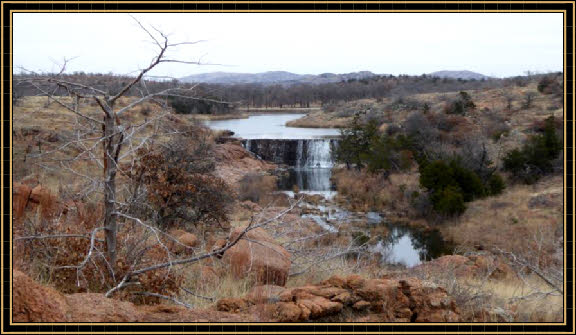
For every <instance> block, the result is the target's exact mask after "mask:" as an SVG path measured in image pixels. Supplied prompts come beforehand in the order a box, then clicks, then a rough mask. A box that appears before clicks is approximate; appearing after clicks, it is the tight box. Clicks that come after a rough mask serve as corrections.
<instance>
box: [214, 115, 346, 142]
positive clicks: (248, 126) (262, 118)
mask: <svg viewBox="0 0 576 335" xmlns="http://www.w3.org/2000/svg"><path fill="white" fill-rule="evenodd" d="M305 115H306V114H258V115H250V117H248V118H247V119H233V120H215V121H206V122H205V123H204V124H205V125H207V126H208V127H210V128H212V129H218V130H231V131H233V132H234V137H241V138H243V139H247V140H249V139H314V138H326V137H334V136H339V135H340V131H339V130H338V129H329V128H295V127H286V122H288V121H292V120H296V119H299V118H301V117H303V116H305Z"/></svg>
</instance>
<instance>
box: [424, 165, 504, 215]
mask: <svg viewBox="0 0 576 335" xmlns="http://www.w3.org/2000/svg"><path fill="white" fill-rule="evenodd" d="M420 185H421V186H422V187H425V188H426V189H427V190H428V192H429V193H430V200H431V201H432V206H433V208H434V210H436V211H437V212H439V213H441V214H446V215H459V214H461V213H462V212H464V210H465V209H466V206H465V203H466V202H470V201H472V200H474V199H478V198H482V197H485V196H487V195H496V194H500V193H501V192H502V191H503V190H504V187H505V184H504V181H503V180H502V178H501V177H500V176H499V175H497V174H492V175H491V176H490V177H488V180H487V181H486V183H484V182H483V181H482V179H481V178H480V176H478V174H477V173H476V172H474V171H473V170H471V169H468V168H466V167H464V166H463V165H462V162H461V159H460V158H459V157H454V158H452V160H450V161H449V162H445V161H442V160H437V161H434V162H431V163H427V164H422V165H420Z"/></svg>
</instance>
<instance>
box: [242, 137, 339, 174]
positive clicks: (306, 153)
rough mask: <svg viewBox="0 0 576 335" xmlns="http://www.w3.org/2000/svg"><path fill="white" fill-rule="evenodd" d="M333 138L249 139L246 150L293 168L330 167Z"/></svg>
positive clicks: (331, 165) (334, 141)
mask: <svg viewBox="0 0 576 335" xmlns="http://www.w3.org/2000/svg"><path fill="white" fill-rule="evenodd" d="M337 143H338V141H337V140H334V139H250V140H244V141H243V145H244V148H246V150H248V151H250V152H252V153H253V154H254V155H256V157H259V158H261V159H263V160H267V161H271V162H274V163H277V164H286V165H288V166H291V167H295V168H311V169H313V168H332V167H333V166H334V160H333V157H332V156H333V155H332V147H334V146H335V145H337Z"/></svg>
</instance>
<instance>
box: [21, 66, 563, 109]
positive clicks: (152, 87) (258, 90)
mask: <svg viewBox="0 0 576 335" xmlns="http://www.w3.org/2000/svg"><path fill="white" fill-rule="evenodd" d="M25 76H29V75H25ZM25 76H24V75H15V76H14V85H13V91H14V96H15V97H16V98H18V97H21V96H28V95H37V94H38V93H39V92H38V90H37V89H36V88H35V87H33V86H31V85H29V84H26V81H24V80H22V79H24V78H25ZM37 76H38V75H37ZM39 76H46V77H47V78H48V77H49V75H39ZM61 77H63V78H65V79H66V80H68V81H70V82H76V83H81V84H84V85H87V86H91V87H94V88H96V89H99V90H102V91H107V92H111V93H115V92H117V91H119V90H120V89H121V88H122V87H124V86H125V85H126V84H127V83H128V82H129V81H130V80H133V78H131V77H126V76H114V75H111V74H86V73H73V74H62V75H61ZM542 78H549V80H548V81H547V82H545V83H544V85H543V87H542V89H543V90H544V89H547V90H551V89H554V90H558V87H557V85H556V82H558V81H559V80H558V78H560V79H561V73H553V74H546V75H530V76H519V77H512V78H506V79H496V78H493V79H482V80H475V79H474V80H464V79H450V78H438V77H430V76H427V75H421V76H408V75H400V76H392V75H388V76H374V77H370V78H365V79H359V80H358V79H350V80H347V81H342V82H339V83H326V84H316V85H314V84H296V85H292V86H283V85H263V84H237V85H217V84H198V85H197V84H192V83H181V82H179V81H177V80H171V81H155V80H146V81H144V82H143V84H142V85H139V86H136V87H134V88H132V89H131V90H130V92H128V95H132V96H137V95H140V94H141V92H142V90H144V89H145V90H146V91H148V92H158V91H161V90H164V89H167V88H173V87H178V86H180V87H183V88H191V87H193V86H194V89H193V91H192V92H193V93H191V94H193V95H194V96H195V97H199V98H204V99H210V100H214V101H224V102H228V103H233V104H234V105H236V106H243V107H280V108H281V107H310V106H311V105H326V104H332V103H335V102H342V101H344V102H347V101H353V100H358V99H367V98H370V99H384V98H389V97H403V96H407V95H411V94H418V93H431V92H454V91H466V90H480V89H490V88H499V87H507V86H526V85H527V84H528V83H529V82H531V81H533V80H540V79H542ZM550 83H553V84H554V85H551V84H550ZM559 89H560V90H561V89H562V87H559ZM56 94H66V92H64V90H63V89H61V91H57V92H56ZM187 94H188V93H187ZM179 102H180V101H179ZM195 103H197V102H194V101H192V102H190V104H195ZM200 110H204V109H202V108H201V109H200ZM218 112H221V111H215V113H218ZM224 112H227V111H226V110H224Z"/></svg>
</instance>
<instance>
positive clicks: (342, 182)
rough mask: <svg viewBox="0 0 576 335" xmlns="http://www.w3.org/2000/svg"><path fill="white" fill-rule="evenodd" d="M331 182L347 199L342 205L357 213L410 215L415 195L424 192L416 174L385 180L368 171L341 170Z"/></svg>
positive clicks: (399, 174)
mask: <svg viewBox="0 0 576 335" xmlns="http://www.w3.org/2000/svg"><path fill="white" fill-rule="evenodd" d="M332 178H333V181H334V183H335V184H336V187H337V189H338V192H339V194H340V195H341V196H344V197H346V200H347V202H342V204H343V205H345V206H347V207H348V208H350V209H352V210H355V211H380V210H384V209H385V210H388V211H396V212H402V213H405V214H407V213H408V212H409V211H410V210H411V208H412V205H411V204H410V198H411V197H412V194H413V192H422V190H421V189H420V186H419V179H418V178H419V176H418V173H417V172H415V171H413V172H407V173H397V174H392V175H390V178H389V180H384V179H383V178H382V177H380V176H379V175H375V174H370V173H368V172H366V171H357V170H346V169H340V170H337V171H335V172H334V173H333V175H332Z"/></svg>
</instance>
